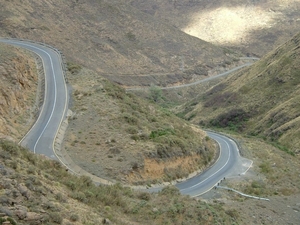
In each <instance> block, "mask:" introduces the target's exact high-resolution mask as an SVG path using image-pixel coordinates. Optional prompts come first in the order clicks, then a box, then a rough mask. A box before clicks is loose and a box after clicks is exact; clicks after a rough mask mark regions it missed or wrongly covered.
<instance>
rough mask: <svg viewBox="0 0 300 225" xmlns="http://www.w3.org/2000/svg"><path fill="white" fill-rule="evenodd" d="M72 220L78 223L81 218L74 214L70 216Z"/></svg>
mask: <svg viewBox="0 0 300 225" xmlns="http://www.w3.org/2000/svg"><path fill="white" fill-rule="evenodd" d="M70 220H71V221H72V222H76V221H78V220H79V216H78V215H77V214H72V215H71V216H70Z"/></svg>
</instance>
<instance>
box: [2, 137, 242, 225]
mask: <svg viewBox="0 0 300 225" xmlns="http://www.w3.org/2000/svg"><path fill="white" fill-rule="evenodd" d="M0 156H1V157H0V161H1V174H0V176H1V193H2V194H1V196H0V210H1V212H4V213H5V214H9V216H10V217H11V218H12V219H13V220H14V221H16V222H17V223H20V224H32V223H38V222H41V221H42V223H43V224H83V225H87V224H101V223H102V222H103V219H105V220H107V219H109V220H110V221H111V222H112V223H113V224H153V223H154V224H182V223H184V224H231V221H233V220H236V219H237V218H232V217H231V216H229V215H228V214H226V213H225V211H224V209H223V208H222V206H220V205H218V204H207V203H204V202H201V201H197V200H195V199H191V198H189V197H187V196H181V195H180V193H179V191H178V190H177V189H176V188H175V187H166V188H164V189H163V190H162V191H161V192H160V193H158V194H149V193H144V192H135V191H133V190H131V189H130V188H126V187H122V186H121V185H119V184H116V185H113V186H102V185H101V186H95V185H94V184H93V183H92V181H91V180H90V178H88V177H84V176H83V177H77V176H73V175H71V174H70V173H68V172H67V171H66V170H65V168H63V167H61V165H60V164H59V163H58V162H56V161H52V160H48V159H46V158H44V157H42V156H38V155H34V154H33V153H31V152H29V151H27V150H26V149H23V148H20V147H19V146H17V145H15V144H13V143H11V142H8V141H1V142H0ZM21 186H22V188H20V187H21ZM13 195H14V196H17V197H14V198H13ZM12 198H13V200H11V199H12ZM21 211H22V212H25V214H24V215H26V217H25V219H26V218H29V217H28V216H30V215H35V219H33V217H32V219H33V220H32V221H25V220H24V218H23V219H22V216H17V215H22V214H21Z"/></svg>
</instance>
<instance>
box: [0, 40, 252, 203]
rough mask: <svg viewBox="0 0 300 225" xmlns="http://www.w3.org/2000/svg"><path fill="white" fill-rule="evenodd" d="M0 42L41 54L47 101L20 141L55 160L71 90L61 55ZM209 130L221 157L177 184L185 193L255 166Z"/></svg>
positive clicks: (20, 43)
mask: <svg viewBox="0 0 300 225" xmlns="http://www.w3.org/2000/svg"><path fill="white" fill-rule="evenodd" d="M0 42H3V43H7V44H10V45H14V46H17V47H22V48H25V49H28V50H30V51H32V52H34V53H36V54H37V55H39V56H40V57H41V59H42V61H43V66H44V72H45V95H44V103H43V105H42V107H41V108H40V114H39V117H38V119H37V121H36V123H35V124H34V125H33V126H32V128H31V129H30V130H29V132H28V133H27V134H26V135H25V137H24V138H23V139H22V140H21V142H20V143H21V145H22V146H24V147H27V148H29V149H31V150H32V151H33V152H34V153H37V154H43V155H46V156H48V157H50V158H53V159H56V154H55V151H54V140H55V137H56V136H57V133H58V130H59V127H60V125H61V123H62V121H63V119H64V117H65V116H66V110H67V105H68V92H67V87H66V83H65V78H64V73H63V69H62V60H61V56H60V55H59V54H58V53H57V52H56V51H54V50H53V49H52V48H51V47H47V46H44V45H41V44H37V43H32V42H26V41H18V40H10V39H0ZM237 69H239V68H237ZM228 72H229V71H228ZM231 72H232V71H231ZM224 75H225V74H222V75H220V76H224ZM217 77H219V76H217ZM214 78H216V77H214ZM210 79H213V78H209V80H210ZM206 81H207V80H206ZM202 82H203V81H202ZM188 85H189V84H188ZM207 133H208V135H209V137H211V138H213V139H214V140H216V142H217V143H218V144H219V146H220V155H219V158H218V159H217V161H216V162H215V163H214V164H213V165H212V166H211V167H210V168H208V169H207V170H206V171H204V172H203V173H201V174H199V175H197V176H194V177H193V178H190V179H188V180H186V181H184V182H181V183H178V184H176V186H177V187H178V188H179V190H180V192H181V193H182V194H186V195H190V196H193V197H196V196H199V195H202V194H204V193H206V192H207V191H209V190H211V189H212V188H213V187H214V186H215V185H216V184H218V183H219V182H220V181H221V180H223V179H224V178H226V177H228V176H236V175H240V174H243V173H245V172H246V171H247V170H248V169H249V168H250V166H251V165H252V161H250V160H247V159H244V158H242V157H241V156H240V154H239V149H238V147H237V145H236V143H235V142H234V141H233V140H232V139H230V138H228V137H226V136H223V135H221V134H217V133H213V132H207ZM159 190H161V187H159V188H151V189H149V191H159Z"/></svg>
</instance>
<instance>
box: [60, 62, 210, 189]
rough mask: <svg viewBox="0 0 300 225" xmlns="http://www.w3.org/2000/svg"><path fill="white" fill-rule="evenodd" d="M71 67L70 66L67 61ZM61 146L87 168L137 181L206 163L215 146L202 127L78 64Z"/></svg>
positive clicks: (187, 170)
mask: <svg viewBox="0 0 300 225" xmlns="http://www.w3.org/2000/svg"><path fill="white" fill-rule="evenodd" d="M71 68H73V67H71ZM69 81H70V82H71V83H72V84H73V101H72V107H71V110H72V111H73V115H72V116H71V118H70V122H69V128H68V130H67V134H66V139H65V140H66V143H65V150H66V152H67V153H68V154H69V155H70V156H71V158H72V159H73V160H74V161H75V163H76V164H78V165H79V166H81V167H82V168H83V169H85V170H87V171H89V172H90V173H92V174H94V175H97V176H100V177H103V178H106V179H109V180H114V181H121V182H131V183H135V184H138V183H140V182H142V183H153V182H154V183H156V182H162V181H170V180H175V179H178V178H182V177H186V176H187V175H188V174H189V173H192V172H194V171H196V170H203V169H204V168H205V167H207V166H208V165H209V164H210V162H211V161H212V160H213V159H214V156H215V155H216V146H215V145H214V143H213V142H212V141H211V140H210V139H209V138H208V137H207V136H206V134H205V132H203V131H202V130H200V129H197V128H193V127H191V124H189V123H187V122H185V121H184V120H182V119H179V118H178V117H176V116H175V115H173V114H172V113H170V112H169V111H167V110H165V109H163V108H160V107H158V106H157V105H156V104H155V103H154V102H149V101H145V100H143V99H141V98H138V97H136V96H135V95H133V94H131V93H126V92H125V90H124V89H122V88H120V87H118V86H117V85H114V84H113V83H112V82H110V81H108V80H107V79H104V78H99V76H98V74H97V73H95V72H93V71H91V70H88V69H86V68H81V69H80V70H79V71H78V72H77V73H76V74H73V76H71V77H70V79H69Z"/></svg>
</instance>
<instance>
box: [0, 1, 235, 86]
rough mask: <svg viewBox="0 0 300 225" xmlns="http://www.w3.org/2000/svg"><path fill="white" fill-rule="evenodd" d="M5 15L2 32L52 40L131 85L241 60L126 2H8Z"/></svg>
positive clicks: (72, 56)
mask: <svg viewBox="0 0 300 225" xmlns="http://www.w3.org/2000/svg"><path fill="white" fill-rule="evenodd" d="M0 15H1V16H0V24H1V30H0V36H4V37H14V38H15V37H16V38H26V39H31V40H36V41H40V42H45V43H48V44H51V45H52V46H55V47H57V48H58V49H60V50H61V51H62V52H63V53H64V54H65V55H66V58H67V61H73V62H75V63H76V64H80V65H84V66H85V67H87V68H89V69H93V70H96V71H97V72H99V73H101V75H102V76H105V77H107V78H109V79H110V80H113V81H115V82H117V83H119V84H123V85H126V86H138V85H150V84H151V83H153V84H156V85H167V84H169V83H172V82H173V83H174V82H182V81H184V80H189V79H191V78H192V76H193V75H194V76H198V75H207V73H208V71H209V70H211V69H212V68H215V67H217V66H220V65H222V64H223V63H224V62H226V65H228V63H229V64H230V63H233V62H236V61H237V60H238V56H237V57H233V56H232V55H231V56H230V55H229V54H228V53H229V52H228V51H225V50H224V49H223V48H220V47H216V46H214V45H212V44H210V43H208V42H205V41H202V40H200V39H198V38H195V37H192V36H190V35H187V34H186V33H184V32H182V31H180V30H179V29H177V28H176V27H174V26H172V25H169V24H167V23H164V22H162V21H160V20H159V19H156V18H154V17H153V16H151V15H149V14H146V13H143V12H142V11H140V10H138V9H136V8H134V7H132V6H130V5H128V4H126V3H121V2H111V1H103V0H102V1H100V0H88V1H71V0H68V1H55V2H51V1H50V2H49V1H46V0H41V1H37V0H30V1H29V0H25V1H22V2H19V1H5V2H3V3H0ZM226 53H227V54H226ZM160 77H163V78H162V79H160ZM161 80H164V83H163V82H161Z"/></svg>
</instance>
